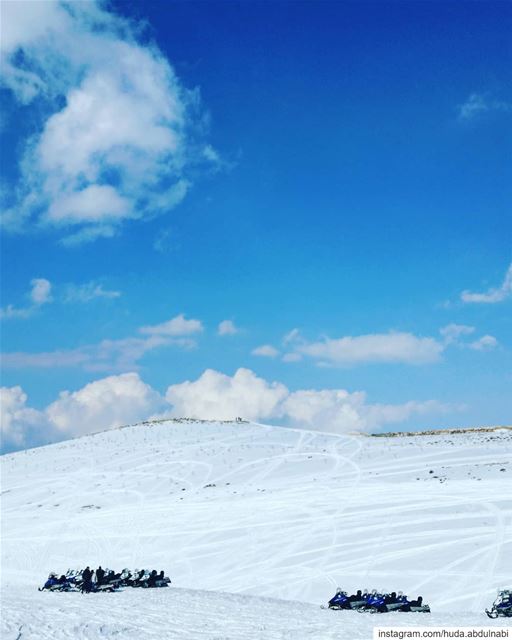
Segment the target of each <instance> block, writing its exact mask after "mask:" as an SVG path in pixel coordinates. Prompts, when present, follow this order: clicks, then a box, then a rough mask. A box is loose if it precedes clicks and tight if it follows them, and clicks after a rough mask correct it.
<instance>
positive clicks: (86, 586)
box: [81, 566, 92, 593]
mask: <svg viewBox="0 0 512 640" xmlns="http://www.w3.org/2000/svg"><path fill="white" fill-rule="evenodd" d="M91 578H92V571H91V570H90V569H89V567H88V566H87V567H85V569H84V571H83V573H82V587H81V591H82V593H89V592H90V591H91V586H92V585H91Z"/></svg>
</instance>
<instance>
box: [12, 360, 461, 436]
mask: <svg viewBox="0 0 512 640" xmlns="http://www.w3.org/2000/svg"><path fill="white" fill-rule="evenodd" d="M1 394H2V396H1V399H2V439H3V442H4V446H5V445H7V446H8V447H11V448H21V447H23V446H32V445H34V444H41V443H44V442H49V441H56V440H61V439H64V438H69V437H74V436H78V435H85V434H87V433H92V432H95V431H100V430H102V429H108V428H113V427H117V426H121V425H123V424H132V423H135V422H140V421H142V420H145V419H152V418H153V419H155V418H162V417H190V418H197V419H212V420H215V419H218V420H229V419H235V418H236V417H238V416H240V417H242V418H245V419H248V420H252V421H261V420H264V421H269V422H271V423H274V424H281V425H284V426H289V427H297V428H306V429H312V430H320V431H322V430H323V431H334V432H340V433H343V432H349V431H369V430H372V429H378V428H380V427H382V426H384V425H386V424H398V423H400V422H403V421H405V420H407V419H408V418H410V417H411V416H412V415H427V414H444V413H449V412H453V411H458V410H460V408H461V407H455V406H452V405H447V404H443V403H441V402H438V401H436V400H427V401H419V402H418V401H414V400H412V401H408V402H405V403H403V404H379V403H374V404H372V403H369V402H368V401H367V397H366V394H365V393H364V392H362V391H354V392H349V391H347V390H345V389H320V390H315V389H302V390H297V391H290V390H289V389H288V387H286V386H285V385H284V384H282V383H281V382H276V381H274V382H268V381H267V380H265V379H264V378H261V377H259V376H257V375H256V374H255V373H254V372H253V371H251V370H250V369H244V368H240V369H238V370H237V371H236V372H235V373H234V374H233V375H232V376H229V375H226V374H224V373H221V372H219V371H215V370H213V369H207V370H205V371H204V372H203V373H202V374H201V375H200V376H199V377H198V378H197V379H196V380H193V381H190V380H188V381H185V382H181V383H178V384H173V385H171V386H169V387H168V389H167V391H166V393H165V397H164V396H162V395H160V394H159V393H158V392H157V391H156V390H154V389H153V388H152V387H150V386H149V385H147V384H146V383H144V382H143V381H142V379H141V378H140V376H139V374H138V373H136V372H129V373H123V374H121V375H117V376H108V377H106V378H102V379H99V380H95V381H93V382H91V383H89V384H86V385H85V386H84V387H82V388H81V389H79V390H77V391H73V392H71V391H62V392H61V393H60V394H59V397H58V398H57V399H56V400H55V401H54V402H52V403H50V404H49V405H48V406H47V407H46V408H45V409H43V410H36V409H33V408H31V407H29V406H28V405H27V400H28V398H27V396H26V394H25V393H24V391H23V390H22V388H21V387H19V386H17V387H10V388H7V387H2V389H1Z"/></svg>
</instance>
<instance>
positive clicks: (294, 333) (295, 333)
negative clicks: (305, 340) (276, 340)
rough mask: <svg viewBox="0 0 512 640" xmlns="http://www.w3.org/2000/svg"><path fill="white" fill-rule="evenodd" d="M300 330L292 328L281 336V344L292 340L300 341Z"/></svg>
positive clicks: (289, 342)
mask: <svg viewBox="0 0 512 640" xmlns="http://www.w3.org/2000/svg"><path fill="white" fill-rule="evenodd" d="M301 340H302V338H301V335H300V331H299V330H298V329H292V330H291V331H289V332H288V333H287V334H286V335H285V336H284V337H283V344H285V345H286V344H291V343H293V342H298V341H301Z"/></svg>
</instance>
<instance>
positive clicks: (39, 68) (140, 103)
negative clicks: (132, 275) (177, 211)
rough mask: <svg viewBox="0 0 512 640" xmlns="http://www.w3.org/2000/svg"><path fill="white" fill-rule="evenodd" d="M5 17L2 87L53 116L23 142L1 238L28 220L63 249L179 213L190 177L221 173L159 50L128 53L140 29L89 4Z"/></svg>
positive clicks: (48, 4) (15, 10) (52, 1)
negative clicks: (58, 239) (58, 234)
mask: <svg viewBox="0 0 512 640" xmlns="http://www.w3.org/2000/svg"><path fill="white" fill-rule="evenodd" d="M2 18H3V23H4V24H3V30H2V36H3V37H2V45H1V56H2V59H1V62H2V69H3V77H2V81H3V83H4V85H5V86H6V87H8V88H9V89H11V90H12V91H13V93H14V95H15V96H16V98H17V99H18V100H19V101H20V102H22V103H24V104H29V103H30V102H33V101H36V100H37V104H38V106H39V105H44V109H42V108H38V109H37V112H39V113H47V112H48V110H51V111H53V113H52V114H51V115H50V116H49V117H47V119H46V120H45V121H44V122H42V123H41V128H40V130H39V132H38V133H37V134H36V135H35V136H34V137H32V138H31V139H30V140H27V141H26V145H25V153H24V157H23V160H22V163H21V165H20V169H21V174H22V180H21V184H20V185H19V190H18V194H12V199H13V206H12V207H11V208H10V209H9V210H8V211H7V212H6V214H5V216H4V223H5V224H6V225H7V227H10V228H11V229H17V230H23V229H24V228H26V227H27V225H28V224H30V222H32V221H35V222H37V223H39V224H42V225H46V226H49V227H53V228H56V229H61V230H63V231H64V233H66V234H67V235H66V238H65V240H66V243H67V244H76V243H78V242H83V241H86V240H92V239H94V238H97V237H109V236H112V235H114V234H115V233H116V232H117V231H118V229H119V227H120V225H121V224H122V223H123V222H125V221H126V220H129V219H132V218H148V217H152V216H155V215H158V214H160V213H165V212H167V211H169V210H170V209H172V208H173V207H175V206H176V205H177V204H179V203H180V202H181V200H182V199H183V198H184V197H185V195H186V193H187V190H188V189H189V187H190V179H189V177H188V167H190V166H192V165H194V164H197V163H208V164H210V165H213V164H215V165H216V164H218V163H219V158H218V154H217V152H216V151H215V150H214V149H213V148H212V147H210V146H209V145H207V146H206V147H205V146H204V144H203V143H199V141H198V142H196V141H195V139H194V138H195V133H194V132H196V133H197V132H199V129H200V128H201V126H202V125H201V119H200V114H199V98H198V93H197V92H196V91H187V90H186V89H184V88H183V87H182V85H181V84H180V82H179V80H178V79H177V77H176V75H175V73H174V71H173V69H172V68H171V66H170V65H169V63H168V61H167V60H166V58H165V57H164V55H163V54H162V53H161V52H160V51H159V50H158V49H157V47H156V46H154V45H142V44H139V43H138V42H137V32H140V27H139V26H138V25H135V26H134V27H132V25H131V24H130V23H129V22H128V21H127V20H122V19H121V18H120V17H118V16H116V15H114V14H113V13H109V12H107V11H105V10H103V9H102V3H100V2H95V1H91V2H84V3H68V2H63V1H60V0H46V1H45V2H32V3H31V4H30V11H27V6H26V3H24V2H5V3H3V5H2ZM34 113H36V110H34Z"/></svg>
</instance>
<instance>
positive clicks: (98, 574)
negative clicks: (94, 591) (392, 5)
mask: <svg viewBox="0 0 512 640" xmlns="http://www.w3.org/2000/svg"><path fill="white" fill-rule="evenodd" d="M104 577H105V572H104V571H103V569H102V568H101V564H100V566H99V567H98V568H97V569H96V583H97V585H98V587H99V586H100V584H101V583H102V582H103V578H104Z"/></svg>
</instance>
